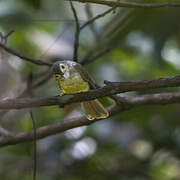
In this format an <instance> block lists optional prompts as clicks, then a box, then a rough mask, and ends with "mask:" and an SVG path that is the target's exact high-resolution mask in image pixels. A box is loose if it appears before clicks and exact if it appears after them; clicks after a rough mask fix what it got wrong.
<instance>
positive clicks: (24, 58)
mask: <svg viewBox="0 0 180 180" xmlns="http://www.w3.org/2000/svg"><path fill="white" fill-rule="evenodd" d="M0 48H2V49H4V50H5V51H6V52H8V53H10V54H12V55H14V56H17V57H19V58H21V59H22V60H25V61H28V62H31V63H33V64H37V65H42V66H44V65H45V66H51V65H52V64H51V63H48V62H45V61H42V60H40V59H32V58H30V57H26V56H24V55H23V54H21V53H19V52H17V51H15V50H13V49H11V48H9V47H7V46H6V45H5V44H3V43H0Z"/></svg>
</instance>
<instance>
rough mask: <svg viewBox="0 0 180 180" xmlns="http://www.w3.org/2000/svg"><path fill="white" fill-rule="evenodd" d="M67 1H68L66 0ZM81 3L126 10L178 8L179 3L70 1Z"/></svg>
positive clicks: (103, 0) (101, 0)
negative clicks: (124, 8)
mask: <svg viewBox="0 0 180 180" xmlns="http://www.w3.org/2000/svg"><path fill="white" fill-rule="evenodd" d="M66 1H69V0H66ZM72 1H76V2H81V3H95V4H100V5H106V6H110V7H115V6H117V7H126V8H163V7H180V3H179V2H164V3H163V2H162V3H139V2H118V1H108V0H106V1H105V0H72Z"/></svg>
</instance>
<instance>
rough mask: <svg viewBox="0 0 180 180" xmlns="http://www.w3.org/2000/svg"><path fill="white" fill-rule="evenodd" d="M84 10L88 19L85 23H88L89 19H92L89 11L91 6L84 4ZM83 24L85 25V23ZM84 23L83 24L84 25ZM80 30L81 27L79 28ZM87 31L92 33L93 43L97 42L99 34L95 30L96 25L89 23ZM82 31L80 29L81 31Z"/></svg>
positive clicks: (91, 13)
mask: <svg viewBox="0 0 180 180" xmlns="http://www.w3.org/2000/svg"><path fill="white" fill-rule="evenodd" d="M85 9H86V15H87V18H88V20H87V21H86V22H88V21H89V20H90V19H92V18H93V12H92V9H91V4H89V3H87V4H86V6H85ZM86 22H85V23H86ZM85 23H84V24H85ZM80 28H81V27H80ZM89 29H90V30H91V32H92V34H93V37H94V40H95V42H97V41H98V39H99V33H98V31H97V28H96V25H95V23H93V22H92V23H90V24H89ZM81 30H82V29H81Z"/></svg>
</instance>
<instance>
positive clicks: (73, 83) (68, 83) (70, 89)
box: [59, 76, 90, 94]
mask: <svg viewBox="0 0 180 180" xmlns="http://www.w3.org/2000/svg"><path fill="white" fill-rule="evenodd" d="M59 85H60V89H61V90H62V93H63V94H76V93H80V92H86V91H89V89H90V87H89V84H88V83H87V82H85V81H84V80H83V79H82V78H81V77H80V76H75V77H73V79H63V80H62V79H61V80H59Z"/></svg>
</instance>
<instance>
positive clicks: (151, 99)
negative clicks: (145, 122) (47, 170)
mask: <svg viewBox="0 0 180 180" xmlns="http://www.w3.org/2000/svg"><path fill="white" fill-rule="evenodd" d="M122 99H123V100H124V106H123V108H122V107H121V106H118V105H113V106H111V107H110V108H108V110H109V113H110V117H111V116H113V115H116V114H117V113H120V112H122V111H126V110H129V109H131V108H133V107H137V106H143V105H152V104H156V105H157V104H160V105H164V104H173V103H180V93H161V94H152V95H144V96H136V97H123V98H122V97H121V98H120V99H119V100H120V101H122ZM97 121H99V120H95V121H89V120H87V119H86V118H85V117H79V118H73V119H67V120H64V121H61V122H58V123H56V124H53V125H48V126H43V127H40V128H38V129H36V139H42V138H44V137H47V136H50V135H54V134H57V133H61V132H64V131H66V130H69V129H72V128H76V127H80V126H87V125H90V124H92V123H94V122H97ZM33 140H34V133H33V131H30V132H25V133H18V134H16V135H14V136H12V137H0V147H2V146H7V145H13V144H18V143H23V142H29V141H33Z"/></svg>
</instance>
